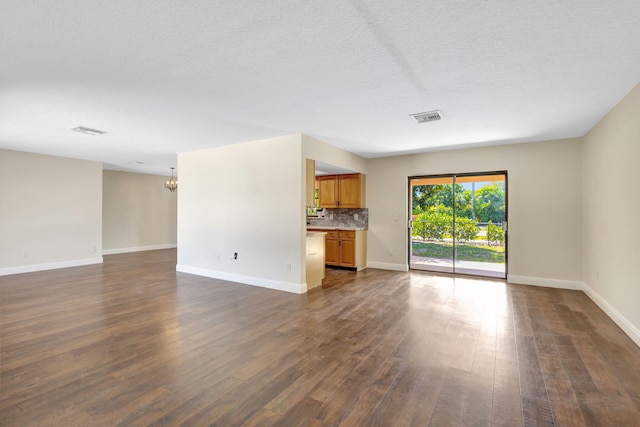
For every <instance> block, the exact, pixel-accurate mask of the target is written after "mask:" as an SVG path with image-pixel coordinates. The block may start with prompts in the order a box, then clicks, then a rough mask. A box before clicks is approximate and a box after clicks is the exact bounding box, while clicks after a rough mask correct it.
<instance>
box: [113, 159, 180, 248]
mask: <svg viewBox="0 0 640 427" xmlns="http://www.w3.org/2000/svg"><path fill="white" fill-rule="evenodd" d="M166 180H167V177H165V176H160V175H148V174H141V173H129V172H118V171H111V170H105V171H104V172H103V191H102V243H103V253H104V254H105V255H106V254H114V253H124V252H135V251H144V250H152V249H163V248H175V247H176V242H177V231H176V230H177V206H178V202H177V200H178V193H171V192H170V191H169V190H167V189H166V188H164V182H165V181H166Z"/></svg>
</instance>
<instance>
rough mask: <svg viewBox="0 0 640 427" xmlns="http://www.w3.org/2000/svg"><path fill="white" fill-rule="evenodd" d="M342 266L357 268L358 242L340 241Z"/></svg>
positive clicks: (351, 240) (350, 240) (352, 240)
mask: <svg viewBox="0 0 640 427" xmlns="http://www.w3.org/2000/svg"><path fill="white" fill-rule="evenodd" d="M340 265H342V266H345V267H355V266H356V240H355V239H341V240H340Z"/></svg>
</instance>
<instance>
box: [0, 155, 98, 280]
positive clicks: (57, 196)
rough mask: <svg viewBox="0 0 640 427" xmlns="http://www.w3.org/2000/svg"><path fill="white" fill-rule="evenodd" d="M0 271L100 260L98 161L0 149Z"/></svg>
mask: <svg viewBox="0 0 640 427" xmlns="http://www.w3.org/2000/svg"><path fill="white" fill-rule="evenodd" d="M0 182H1V183H3V184H2V188H1V189H0V236H1V237H0V275H5V274H14V273H22V272H28V271H38V270H45V269H50V268H61V267H70V266H75V265H84V264H92V263H100V262H102V164H101V163H98V162H90V161H85V160H75V159H68V158H63V157H54V156H45V155H41V154H31V153H24V152H19V151H8V150H0Z"/></svg>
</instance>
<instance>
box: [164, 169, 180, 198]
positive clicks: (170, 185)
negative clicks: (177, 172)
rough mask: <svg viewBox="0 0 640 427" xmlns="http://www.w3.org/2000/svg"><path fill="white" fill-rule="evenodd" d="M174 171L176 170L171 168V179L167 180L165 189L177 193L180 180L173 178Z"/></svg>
mask: <svg viewBox="0 0 640 427" xmlns="http://www.w3.org/2000/svg"><path fill="white" fill-rule="evenodd" d="M174 169H175V168H171V178H169V179H168V180H166V181H165V183H164V188H166V189H167V190H169V191H171V192H172V193H175V191H176V190H177V189H178V179H177V178H175V177H174V176H173V170H174Z"/></svg>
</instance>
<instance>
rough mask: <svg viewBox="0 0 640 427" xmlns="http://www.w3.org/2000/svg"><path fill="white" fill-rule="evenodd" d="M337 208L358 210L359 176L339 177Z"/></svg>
mask: <svg viewBox="0 0 640 427" xmlns="http://www.w3.org/2000/svg"><path fill="white" fill-rule="evenodd" d="M339 177H340V180H339V182H338V187H339V189H338V194H339V198H338V200H339V202H340V203H338V206H339V207H341V208H359V207H361V206H360V174H353V175H339Z"/></svg>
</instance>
